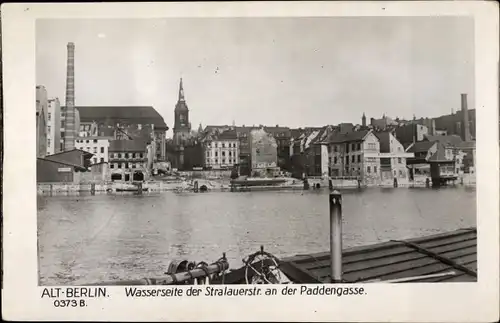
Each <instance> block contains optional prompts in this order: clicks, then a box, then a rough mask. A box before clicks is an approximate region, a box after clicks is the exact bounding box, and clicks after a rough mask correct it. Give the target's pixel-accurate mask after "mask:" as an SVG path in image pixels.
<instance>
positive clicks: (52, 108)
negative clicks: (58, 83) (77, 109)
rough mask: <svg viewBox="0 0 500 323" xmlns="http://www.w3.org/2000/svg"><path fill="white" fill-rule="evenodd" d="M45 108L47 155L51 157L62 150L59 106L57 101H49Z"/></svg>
mask: <svg viewBox="0 0 500 323" xmlns="http://www.w3.org/2000/svg"><path fill="white" fill-rule="evenodd" d="M47 107H48V109H47V155H52V154H55V153H58V152H60V151H61V150H62V149H61V104H60V103H59V99H58V98H54V99H49V100H48V105H47Z"/></svg>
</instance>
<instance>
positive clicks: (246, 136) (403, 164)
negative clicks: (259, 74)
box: [185, 124, 475, 183]
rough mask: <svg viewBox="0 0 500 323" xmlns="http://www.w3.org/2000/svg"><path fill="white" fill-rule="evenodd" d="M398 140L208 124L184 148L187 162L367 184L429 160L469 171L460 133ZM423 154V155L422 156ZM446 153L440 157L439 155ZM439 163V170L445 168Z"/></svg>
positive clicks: (421, 167)
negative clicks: (340, 179) (343, 178)
mask: <svg viewBox="0 0 500 323" xmlns="http://www.w3.org/2000/svg"><path fill="white" fill-rule="evenodd" d="M415 139H416V138H414V142H412V143H408V142H405V143H402V142H401V141H400V140H399V139H398V136H397V132H396V129H389V130H380V129H374V128H373V127H367V126H365V127H363V126H355V125H352V124H340V125H337V126H332V125H329V126H325V127H317V128H304V129H302V128H301V129H289V128H285V127H278V126H277V127H265V126H259V127H244V126H243V127H236V126H207V127H206V128H205V129H204V130H203V131H202V132H200V134H199V136H198V139H197V143H196V145H191V146H189V145H188V146H187V147H186V149H188V147H190V149H191V151H192V152H194V151H197V153H186V154H185V156H186V158H187V159H188V160H189V164H190V165H192V166H194V167H204V168H206V169H231V168H234V167H235V166H238V169H239V173H240V175H253V176H259V175H262V174H265V175H270V174H276V173H279V172H280V171H287V172H290V173H292V175H293V176H294V177H297V178H302V177H304V176H309V177H311V176H315V177H326V176H330V177H356V178H359V179H361V180H362V181H364V182H366V183H370V182H377V181H384V180H393V179H394V178H397V179H398V180H411V179H413V178H414V177H415V176H417V177H418V176H430V174H431V164H436V165H437V164H443V165H445V166H446V167H445V166H443V167H445V168H446V169H451V167H452V166H453V174H460V173H463V172H469V171H473V165H475V142H474V141H468V142H465V141H463V140H462V139H461V138H460V136H457V135H451V136H443V135H435V136H432V135H427V134H424V135H422V136H421V137H420V138H419V139H420V141H416V140H415ZM422 154H424V156H423V157H422ZM443 156H444V157H443ZM443 167H441V168H440V169H442V171H443V172H444V169H445V168H443Z"/></svg>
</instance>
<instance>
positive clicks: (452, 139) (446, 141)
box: [425, 135, 463, 147]
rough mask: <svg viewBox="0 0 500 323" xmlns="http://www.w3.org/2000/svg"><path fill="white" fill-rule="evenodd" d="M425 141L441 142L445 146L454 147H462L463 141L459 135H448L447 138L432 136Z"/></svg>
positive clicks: (428, 136) (427, 136)
mask: <svg viewBox="0 0 500 323" xmlns="http://www.w3.org/2000/svg"><path fill="white" fill-rule="evenodd" d="M425 140H427V141H432V142H436V141H437V142H440V143H442V144H443V145H445V146H453V147H457V146H458V145H460V143H461V142H462V141H463V140H462V138H460V136H458V135H447V136H439V135H437V136H431V135H426V136H425Z"/></svg>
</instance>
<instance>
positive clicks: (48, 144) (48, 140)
mask: <svg viewBox="0 0 500 323" xmlns="http://www.w3.org/2000/svg"><path fill="white" fill-rule="evenodd" d="M47 146H49V147H50V138H48V139H47Z"/></svg>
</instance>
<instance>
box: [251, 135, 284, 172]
mask: <svg viewBox="0 0 500 323" xmlns="http://www.w3.org/2000/svg"><path fill="white" fill-rule="evenodd" d="M249 143H250V163H251V167H252V168H251V174H252V175H253V176H261V175H267V174H269V173H274V172H278V171H279V168H278V144H277V142H276V139H275V138H274V137H273V136H272V135H271V134H269V133H268V132H266V131H265V130H264V129H256V130H252V131H251V132H250V136H249Z"/></svg>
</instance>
